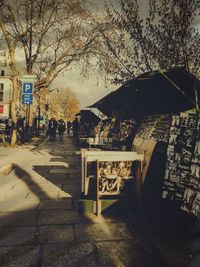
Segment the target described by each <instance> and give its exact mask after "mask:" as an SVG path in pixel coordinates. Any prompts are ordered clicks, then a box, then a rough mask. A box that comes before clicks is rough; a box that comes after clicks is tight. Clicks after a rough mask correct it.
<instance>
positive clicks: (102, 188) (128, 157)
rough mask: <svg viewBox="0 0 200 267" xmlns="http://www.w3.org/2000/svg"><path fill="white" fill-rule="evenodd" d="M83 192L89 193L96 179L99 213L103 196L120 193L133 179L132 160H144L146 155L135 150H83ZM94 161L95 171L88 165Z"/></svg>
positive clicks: (97, 208)
mask: <svg viewBox="0 0 200 267" xmlns="http://www.w3.org/2000/svg"><path fill="white" fill-rule="evenodd" d="M81 158H82V193H83V195H85V196H87V195H88V189H89V183H90V181H91V179H93V181H94V180H95V185H96V188H95V190H94V192H93V195H95V198H96V213H97V214H98V213H99V198H100V197H101V196H111V195H113V196H114V195H120V193H121V192H122V190H123V188H124V185H125V183H126V181H127V180H129V179H133V175H132V162H133V161H139V162H140V163H141V165H140V167H141V168H142V162H143V160H144V156H143V155H140V154H137V153H136V152H133V151H128V152H127V151H102V150H92V151H91V150H86V149H82V150H81ZM91 163H93V172H92V173H90V170H91V169H90V168H88V165H89V164H91Z"/></svg>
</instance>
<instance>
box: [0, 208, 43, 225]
mask: <svg viewBox="0 0 200 267" xmlns="http://www.w3.org/2000/svg"><path fill="white" fill-rule="evenodd" d="M37 217H38V212H36V211H32V212H0V226H10V225H15V226H21V225H34V224H35V223H36V220H37Z"/></svg>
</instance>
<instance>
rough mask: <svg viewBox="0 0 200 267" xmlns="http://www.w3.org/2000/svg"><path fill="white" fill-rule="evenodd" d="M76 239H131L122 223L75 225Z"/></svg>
mask: <svg viewBox="0 0 200 267" xmlns="http://www.w3.org/2000/svg"><path fill="white" fill-rule="evenodd" d="M75 234H76V238H77V240H82V241H101V240H121V239H132V238H133V237H132V235H131V233H130V232H129V230H128V229H127V227H126V225H125V224H124V223H106V222H102V223H101V224H80V225H75Z"/></svg>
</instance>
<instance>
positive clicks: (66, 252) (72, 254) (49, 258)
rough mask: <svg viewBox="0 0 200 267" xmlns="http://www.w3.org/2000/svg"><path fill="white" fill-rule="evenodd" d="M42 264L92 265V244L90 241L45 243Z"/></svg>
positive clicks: (93, 262)
mask: <svg viewBox="0 0 200 267" xmlns="http://www.w3.org/2000/svg"><path fill="white" fill-rule="evenodd" d="M42 266H45V267H46V266H49V267H50V266H52V267H54V266H56V267H63V266H70V267H83V266H87V267H93V266H96V264H95V259H94V246H93V245H92V244H91V243H87V242H86V243H81V244H77V243H76V242H71V243H69V244H50V245H45V248H44V254H43V261H42Z"/></svg>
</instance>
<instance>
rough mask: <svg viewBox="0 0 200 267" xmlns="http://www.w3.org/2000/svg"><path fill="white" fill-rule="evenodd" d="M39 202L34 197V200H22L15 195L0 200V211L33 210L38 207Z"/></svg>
mask: <svg viewBox="0 0 200 267" xmlns="http://www.w3.org/2000/svg"><path fill="white" fill-rule="evenodd" d="M39 204H40V200H39V199H36V200H35V201H32V200H30V201H29V200H27V199H26V200H24V199H18V197H15V198H14V199H12V200H4V201H1V202H0V211H1V212H4V211H28V210H35V209H37V208H38V206H39Z"/></svg>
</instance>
